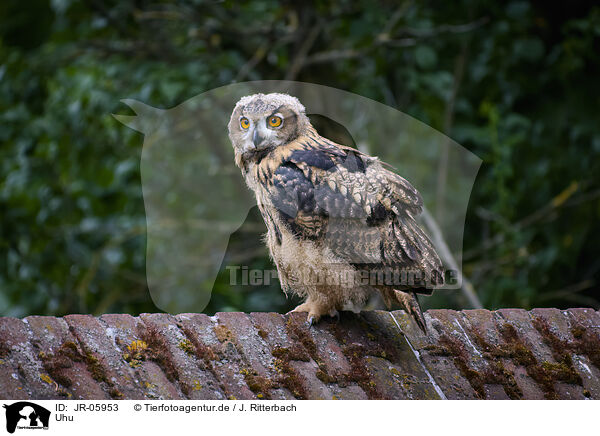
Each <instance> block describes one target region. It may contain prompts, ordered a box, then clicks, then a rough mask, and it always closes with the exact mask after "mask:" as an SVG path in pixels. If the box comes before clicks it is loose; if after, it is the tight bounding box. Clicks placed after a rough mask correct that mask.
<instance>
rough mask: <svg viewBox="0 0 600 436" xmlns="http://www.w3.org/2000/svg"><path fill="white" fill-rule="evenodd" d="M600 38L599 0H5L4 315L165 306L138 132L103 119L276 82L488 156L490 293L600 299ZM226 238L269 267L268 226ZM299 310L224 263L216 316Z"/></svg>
mask: <svg viewBox="0 0 600 436" xmlns="http://www.w3.org/2000/svg"><path fill="white" fill-rule="evenodd" d="M599 38H600V8H598V7H597V6H596V7H588V6H586V5H585V4H584V3H576V4H573V5H568V6H562V7H559V6H550V5H544V6H542V5H541V4H537V3H534V2H528V1H511V2H509V3H504V2H486V1H481V2H479V1H474V0H462V1H460V2H458V3H452V4H436V5H430V4H427V3H419V2H416V3H411V2H405V3H401V4H399V5H394V4H393V3H392V2H389V3H388V2H385V3H383V4H381V5H379V6H377V7H374V6H373V4H372V3H371V2H367V1H364V0H363V1H358V2H354V1H352V2H351V1H349V0H347V1H342V2H336V3H329V2H322V1H314V2H307V3H302V4H300V2H297V3H290V2H284V3H281V4H275V3H271V2H266V1H256V2H241V3H240V2H231V1H225V2H203V1H188V2H177V3H169V2H155V1H153V2H149V1H135V2H134V1H130V0H125V1H118V2H117V1H109V2H90V3H89V4H88V3H87V2H75V1H71V0H60V1H58V0H55V1H52V2H46V1H43V0H36V1H35V2H33V3H31V2H29V3H27V4H25V3H24V2H17V1H15V0H5V1H4V2H3V3H2V5H1V6H0V144H1V145H0V226H1V227H0V314H2V315H13V316H22V315H26V314H34V313H35V314H59V315H60V314H65V313H73V312H92V313H102V312H107V311H114V312H130V313H139V312H143V311H155V310H156V308H155V307H154V306H153V303H152V301H151V300H150V297H149V294H148V292H147V286H146V280H145V241H146V239H145V215H144V205H143V201H142V192H141V184H140V168H139V162H140V153H141V145H142V141H143V138H142V136H141V135H140V134H138V133H135V132H133V131H132V130H130V129H128V128H126V127H125V126H123V125H121V124H119V123H118V122H117V121H116V120H115V119H114V118H113V117H112V116H111V114H112V113H127V109H126V108H125V107H124V106H123V105H121V104H120V102H119V101H120V99H122V98H135V99H139V100H141V101H144V102H146V103H147V104H150V105H153V106H158V107H172V106H174V105H176V104H179V103H181V102H182V101H184V100H186V99H188V98H191V97H193V96H195V95H197V94H198V93H200V92H202V91H205V90H208V89H212V88H215V87H218V86H221V85H224V84H228V83H231V82H232V81H244V80H255V79H284V78H288V79H293V80H301V81H307V82H314V83H319V84H324V85H330V86H334V87H337V88H342V89H345V90H348V91H352V92H355V93H358V94H361V95H364V96H366V97H370V98H373V99H375V100H378V101H381V102H383V103H386V104H389V105H391V106H394V107H397V108H398V109H400V110H402V111H404V112H407V113H409V114H411V115H412V116H414V117H416V118H418V119H420V120H422V121H423V122H425V123H427V124H429V125H431V126H433V127H434V128H436V129H438V130H441V131H444V132H445V133H447V134H448V135H449V136H450V137H452V138H453V139H455V140H456V141H457V142H459V143H460V144H462V145H464V146H466V147H467V148H469V149H470V150H471V151H473V152H474V153H476V154H477V155H479V156H480V157H481V158H482V159H483V160H484V165H483V167H482V169H481V171H480V174H479V176H478V179H477V183H476V185H475V187H474V189H473V195H472V199H471V204H470V207H469V214H468V218H467V222H466V231H465V259H464V260H465V263H464V268H465V273H466V275H467V276H468V277H469V278H470V279H471V281H472V282H473V284H474V286H475V289H476V290H477V292H478V294H479V296H480V298H481V300H482V302H483V304H484V306H486V307H489V308H496V307H503V306H517V307H525V308H529V307H533V306H559V307H567V306H595V307H598V306H599V305H600V303H599V301H598V300H599V297H598V296H597V290H598V281H599V280H600V261H599V260H598V249H597V247H598V246H599V243H600V240H599V234H598V231H597V227H598V221H599V220H598V218H599V215H600V202H599V192H600V186H599V178H598V174H600V171H599V170H600V168H599V155H600V129H599V128H598V104H599V101H598V96H599V95H600V82H599V81H598V77H599V73H600V71H599V64H598V57H597V47H598V43H599ZM433 170H434V171H435V170H437V169H433ZM450 206H451V205H446V207H447V208H448V207H450ZM254 218H257V217H254ZM254 218H253V219H254ZM258 220H259V218H258ZM256 225H257V226H259V227H260V225H261V224H260V220H259V221H258V222H257V223H256ZM251 241H256V243H255V242H251ZM231 244H232V245H235V244H242V246H244V247H246V246H247V247H254V248H252V249H250V248H249V249H248V253H249V254H248V256H247V258H245V259H243V262H244V263H245V264H246V265H248V266H249V267H250V268H267V269H269V268H272V266H271V265H270V261H269V260H268V258H267V256H266V250H265V249H264V248H262V247H261V245H260V241H258V240H257V236H256V232H244V231H243V230H240V232H239V233H238V234H236V235H234V236H233V237H232V241H231ZM251 244H255V245H251ZM227 261H232V260H231V259H230V258H229V257H228V258H226V262H227ZM428 302H429V304H430V305H431V306H446V307H464V306H465V304H466V303H465V301H464V300H463V299H462V297H461V295H460V294H459V293H455V294H449V293H440V295H438V296H437V297H433V298H431V299H429V300H428ZM292 304H293V302H290V301H289V300H285V299H284V297H283V294H282V293H281V291H280V290H279V287H278V285H277V283H275V284H272V285H270V286H265V287H261V288H255V287H243V288H240V287H237V286H234V287H232V286H229V277H228V273H226V272H224V271H223V272H222V274H221V275H220V277H219V280H218V281H217V283H216V284H215V287H214V289H213V299H212V300H211V303H210V305H209V307H208V308H207V311H208V312H214V311H217V310H286V309H289V308H290V307H291V305H292Z"/></svg>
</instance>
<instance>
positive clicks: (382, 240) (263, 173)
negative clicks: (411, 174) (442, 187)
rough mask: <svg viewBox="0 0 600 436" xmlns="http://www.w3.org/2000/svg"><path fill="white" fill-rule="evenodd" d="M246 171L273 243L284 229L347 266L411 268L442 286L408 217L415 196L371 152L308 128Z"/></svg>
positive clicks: (416, 204)
mask: <svg viewBox="0 0 600 436" xmlns="http://www.w3.org/2000/svg"><path fill="white" fill-rule="evenodd" d="M253 173H254V174H253V176H254V179H255V181H256V183H258V184H259V185H261V187H262V189H263V190H264V192H266V197H267V199H268V202H267V204H265V205H264V206H265V209H267V210H266V211H264V212H263V213H266V214H267V215H268V216H269V221H270V224H271V226H270V227H271V228H272V230H273V231H274V232H275V233H276V235H277V240H278V241H281V236H280V235H281V232H282V231H288V232H291V233H292V234H293V236H294V237H295V238H297V239H298V240H301V241H312V242H314V243H315V244H317V245H320V246H326V247H328V248H329V249H330V250H331V251H332V252H333V253H334V254H335V255H336V256H338V257H339V258H340V259H342V260H344V261H346V262H348V263H350V264H352V265H355V266H358V265H360V266H361V268H365V269H367V270H381V271H384V272H385V270H386V269H390V268H412V269H417V270H419V271H421V272H423V273H425V274H426V275H427V276H428V277H429V276H431V275H432V274H433V275H434V276H435V277H436V278H434V280H433V282H432V283H433V285H440V284H442V280H443V270H442V263H441V261H440V259H439V257H438V256H437V254H436V252H435V249H434V248H433V245H432V243H431V241H430V240H429V238H428V237H427V235H426V234H425V233H424V232H423V230H421V228H420V227H419V226H418V224H417V222H416V221H415V219H414V216H416V215H418V214H419V213H420V212H421V210H422V206H423V201H422V199H421V196H420V194H419V193H418V192H417V190H416V189H415V188H414V187H413V186H412V185H411V184H410V183H409V182H408V181H406V180H405V179H404V178H402V177H400V176H399V175H397V174H395V173H393V172H392V171H389V170H387V169H386V168H384V167H383V166H382V163H381V162H380V161H379V160H378V159H377V158H374V157H371V156H368V155H366V154H364V153H361V152H360V151H358V150H356V149H353V148H350V147H345V146H341V145H338V144H335V143H334V142H332V141H329V140H328V139H326V138H323V137H321V136H319V135H318V134H317V133H316V132H315V131H314V130H312V131H311V132H310V134H309V135H307V136H302V137H300V138H298V139H296V140H295V141H292V142H290V143H288V144H286V145H283V146H280V147H277V148H275V149H274V150H273V151H271V152H270V153H268V154H267V155H265V156H264V158H263V159H261V160H260V161H259V162H257V165H256V166H255V167H254V168H253ZM269 203H270V204H269ZM275 217H276V219H273V218H275ZM265 218H267V217H265ZM280 226H285V228H284V229H281V228H279V227H280Z"/></svg>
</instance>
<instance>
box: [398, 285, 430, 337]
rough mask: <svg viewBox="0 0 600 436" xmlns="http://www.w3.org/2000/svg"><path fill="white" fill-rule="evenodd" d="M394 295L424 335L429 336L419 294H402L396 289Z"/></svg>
mask: <svg viewBox="0 0 600 436" xmlns="http://www.w3.org/2000/svg"><path fill="white" fill-rule="evenodd" d="M394 294H395V296H396V299H397V300H398V303H400V305H401V306H402V307H403V308H404V310H406V312H407V313H408V314H410V315H411V316H412V317H413V318H414V320H415V321H416V323H417V325H418V326H419V328H420V329H421V330H423V333H425V334H427V323H426V322H425V317H424V316H423V311H422V310H421V305H420V304H419V299H418V298H417V294H416V293H415V292H402V291H398V290H396V289H394Z"/></svg>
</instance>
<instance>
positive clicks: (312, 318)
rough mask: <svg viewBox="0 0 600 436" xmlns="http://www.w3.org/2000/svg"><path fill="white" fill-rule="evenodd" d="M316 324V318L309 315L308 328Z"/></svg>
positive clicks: (307, 318)
mask: <svg viewBox="0 0 600 436" xmlns="http://www.w3.org/2000/svg"><path fill="white" fill-rule="evenodd" d="M315 323H316V320H315V317H314V316H312V315H308V316H307V317H306V327H308V328H311V327H312V326H313V325H314V324H315Z"/></svg>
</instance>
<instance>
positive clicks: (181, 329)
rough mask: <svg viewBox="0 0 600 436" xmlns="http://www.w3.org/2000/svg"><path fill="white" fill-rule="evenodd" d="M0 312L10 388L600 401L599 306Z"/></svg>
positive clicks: (100, 395)
mask: <svg viewBox="0 0 600 436" xmlns="http://www.w3.org/2000/svg"><path fill="white" fill-rule="evenodd" d="M425 316H426V319H427V322H428V324H429V334H428V335H424V334H423V333H422V332H421V331H420V330H419V328H418V327H417V326H416V324H415V323H414V322H413V321H412V319H411V318H410V317H409V316H407V315H406V314H405V313H404V312H403V311H394V312H386V311H364V312H362V313H361V314H359V315H355V314H351V313H344V314H343V315H342V317H341V319H340V320H339V321H338V322H335V321H334V320H328V319H326V320H323V321H322V322H320V323H319V324H318V325H316V326H313V327H308V326H307V325H306V324H305V320H306V316H305V315H304V314H298V313H294V314H290V315H281V314H276V313H264V312H262V313H249V314H246V313H240V312H223V313H217V314H216V315H215V316H212V317H209V316H207V315H204V314H194V313H184V314H179V315H175V316H173V315H169V314H164V313H155V314H141V315H140V316H138V317H134V316H131V315H126V314H106V315H102V316H100V317H94V316H91V315H67V316H65V317H63V318H57V317H50V316H29V317H26V318H24V319H17V318H0V392H1V394H0V397H4V398H5V399H15V400H16V399H71V398H72V399H227V398H230V399H234V398H235V399H294V398H298V399H304V398H307V399H317V398H323V399H436V398H443V399H445V398H447V399H478V398H480V399H508V398H510V399H543V398H546V399H557V398H560V399H600V313H599V312H596V311H594V310H593V309H567V310H559V309H533V310H531V311H525V310H522V309H500V310H497V311H488V310H483V309H479V310H464V311H454V310H445V309H444V310H430V311H428V312H426V314H425Z"/></svg>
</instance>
